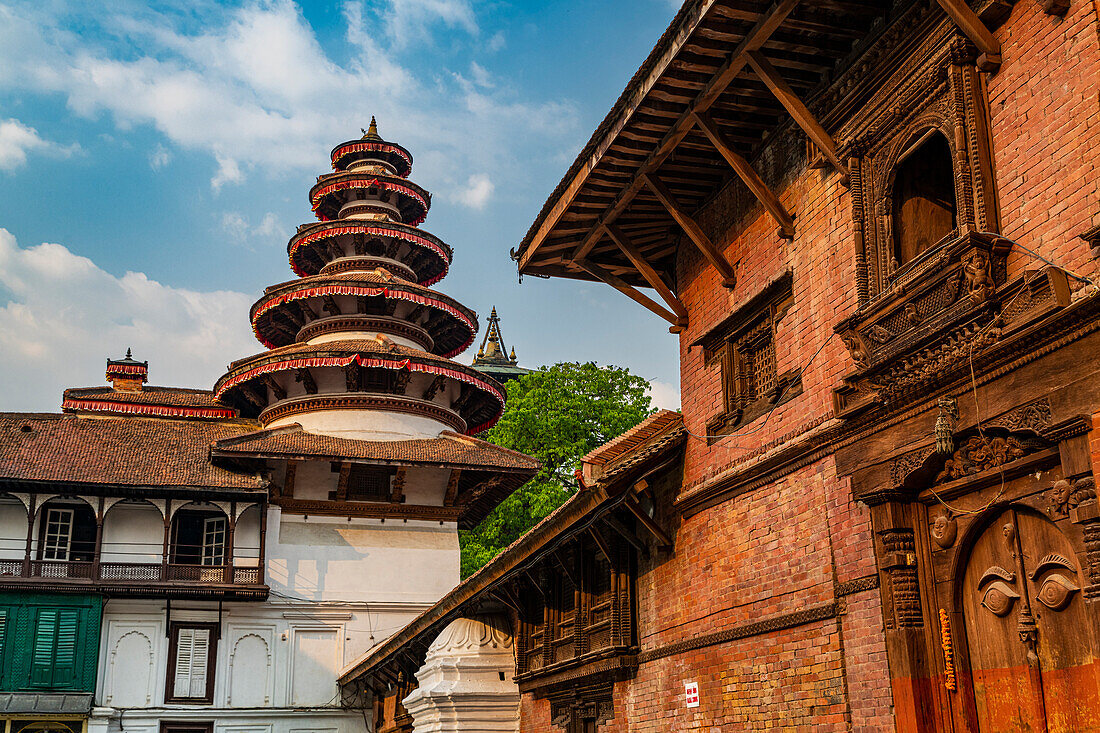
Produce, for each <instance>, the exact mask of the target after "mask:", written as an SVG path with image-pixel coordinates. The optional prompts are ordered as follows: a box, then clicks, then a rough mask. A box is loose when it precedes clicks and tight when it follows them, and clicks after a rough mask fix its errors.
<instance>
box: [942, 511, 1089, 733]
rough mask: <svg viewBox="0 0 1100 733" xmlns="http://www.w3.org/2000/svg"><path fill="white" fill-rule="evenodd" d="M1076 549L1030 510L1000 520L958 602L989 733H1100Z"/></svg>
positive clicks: (979, 542) (982, 722) (981, 546)
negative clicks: (1059, 732) (1089, 732)
mask: <svg viewBox="0 0 1100 733" xmlns="http://www.w3.org/2000/svg"><path fill="white" fill-rule="evenodd" d="M1085 577H1086V576H1085V574H1084V573H1083V572H1082V567H1081V563H1080V562H1079V560H1078V558H1077V556H1076V553H1075V552H1074V550H1073V546H1072V544H1071V543H1070V540H1069V539H1068V538H1067V537H1066V536H1065V535H1064V534H1063V532H1062V530H1061V529H1060V528H1059V527H1058V526H1057V525H1056V524H1055V523H1054V522H1052V521H1051V520H1050V519H1048V518H1047V517H1045V516H1043V515H1042V514H1040V513H1038V512H1036V511H1035V510H1033V509H1030V508H1027V507H1024V506H1012V507H1009V508H1007V509H1003V510H1000V511H997V512H996V514H995V516H994V517H993V518H992V520H991V521H990V522H989V523H988V524H987V525H986V526H985V528H984V529H983V530H982V532H981V534H980V535H979V536H978V537H977V539H976V540H975V542H974V544H973V546H972V548H971V550H970V553H969V556H968V557H967V561H966V563H965V564H964V565H963V566H962V568H961V585H960V586H959V593H960V594H961V602H962V609H963V617H964V619H965V625H966V637H967V638H966V641H967V647H968V648H969V655H970V660H969V661H970V671H971V676H972V692H973V699H974V707H975V710H976V712H977V717H978V724H979V727H980V729H981V730H982V731H1009V730H1011V731H1100V665H1098V663H1097V658H1098V657H1100V649H1098V648H1097V644H1096V637H1095V634H1094V633H1093V632H1092V628H1091V627H1092V624H1091V622H1090V619H1089V615H1090V614H1089V611H1088V610H1087V609H1086V607H1085V599H1084V597H1083V594H1082V593H1081V588H1082V587H1083V586H1084V584H1085V583H1086V582H1087V581H1086V580H1085Z"/></svg>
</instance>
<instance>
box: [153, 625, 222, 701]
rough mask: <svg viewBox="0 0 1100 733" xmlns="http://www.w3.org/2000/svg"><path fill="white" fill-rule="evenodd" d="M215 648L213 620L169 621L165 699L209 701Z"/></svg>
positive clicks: (216, 644)
mask: <svg viewBox="0 0 1100 733" xmlns="http://www.w3.org/2000/svg"><path fill="white" fill-rule="evenodd" d="M217 648H218V625H217V624H203V623H187V624H183V623H175V622H173V623H172V626H171V631H170V634H169V643H168V678H167V680H166V690H165V695H164V697H165V699H166V700H168V701H169V702H192V703H196V702H197V703H211V702H213V700H214V671H215V669H214V666H215V660H216V659H217Z"/></svg>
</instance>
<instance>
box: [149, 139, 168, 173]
mask: <svg viewBox="0 0 1100 733" xmlns="http://www.w3.org/2000/svg"><path fill="white" fill-rule="evenodd" d="M171 162H172V153H171V151H169V150H168V148H166V147H164V146H163V145H159V144H158V145H157V146H156V147H155V148H153V152H152V153H150V154H149V167H150V168H152V169H153V170H155V171H159V170H160V169H161V168H164V167H165V166H167V165H168V164H169V163H171Z"/></svg>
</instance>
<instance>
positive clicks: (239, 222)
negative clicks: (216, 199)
mask: <svg viewBox="0 0 1100 733" xmlns="http://www.w3.org/2000/svg"><path fill="white" fill-rule="evenodd" d="M222 229H223V230H224V231H225V233H226V234H228V235H229V236H230V237H231V238H233V239H234V240H236V241H238V242H243V241H244V239H245V237H246V236H247V235H248V217H246V216H245V215H244V214H242V213H241V212H239V211H226V212H225V213H223V214H222Z"/></svg>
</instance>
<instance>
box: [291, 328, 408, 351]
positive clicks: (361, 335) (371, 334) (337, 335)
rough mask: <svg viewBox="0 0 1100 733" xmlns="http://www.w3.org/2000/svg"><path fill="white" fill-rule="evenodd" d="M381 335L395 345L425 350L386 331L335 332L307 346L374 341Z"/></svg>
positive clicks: (322, 336) (310, 341)
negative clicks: (334, 342) (355, 340)
mask: <svg viewBox="0 0 1100 733" xmlns="http://www.w3.org/2000/svg"><path fill="white" fill-rule="evenodd" d="M379 334H384V335H385V336H386V337H387V338H389V339H391V340H392V341H393V342H394V343H395V344H400V345H401V346H408V347H409V348H412V349H423V348H424V347H423V345H422V344H420V343H419V342H417V341H413V340H412V339H410V338H406V337H404V336H399V335H397V334H394V333H385V332H384V331H334V332H333V333H322V334H321V335H319V336H314V337H313V338H311V339H309V340H308V341H306V343H307V344H324V343H327V342H329V341H347V340H349V339H352V340H354V339H358V340H362V341H373V340H374V339H376V338H377V337H378V335H379Z"/></svg>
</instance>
